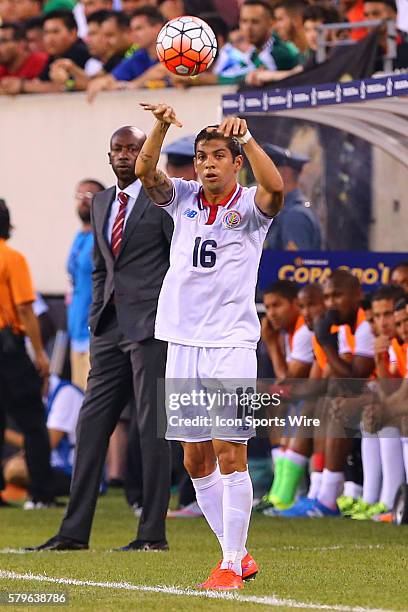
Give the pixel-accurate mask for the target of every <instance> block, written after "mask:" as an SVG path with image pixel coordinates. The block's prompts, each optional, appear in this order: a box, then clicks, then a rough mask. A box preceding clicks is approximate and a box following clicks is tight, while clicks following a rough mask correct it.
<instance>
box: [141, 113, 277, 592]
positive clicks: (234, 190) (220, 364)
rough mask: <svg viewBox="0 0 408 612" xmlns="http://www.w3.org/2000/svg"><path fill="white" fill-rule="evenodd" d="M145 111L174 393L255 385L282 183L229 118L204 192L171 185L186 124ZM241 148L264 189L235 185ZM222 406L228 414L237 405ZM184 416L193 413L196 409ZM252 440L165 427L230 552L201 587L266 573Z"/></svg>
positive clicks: (204, 165)
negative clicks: (171, 162)
mask: <svg viewBox="0 0 408 612" xmlns="http://www.w3.org/2000/svg"><path fill="white" fill-rule="evenodd" d="M142 106H143V108H144V109H145V110H147V111H151V112H152V113H153V115H154V116H155V118H156V123H155V125H154V127H153V130H152V131H151V133H150V135H149V136H148V138H147V140H146V142H145V144H144V145H143V148H142V150H141V152H140V155H139V157H138V160H137V163H136V174H137V176H138V177H139V178H140V179H141V181H142V183H143V186H144V188H145V189H146V191H147V193H148V194H149V196H150V198H151V199H152V200H153V201H154V202H155V203H156V204H158V205H159V206H163V208H164V209H165V210H166V211H167V212H168V213H169V214H170V215H171V217H172V218H173V220H174V225H175V229H174V234H173V239H172V243H171V253H170V268H169V271H168V272H167V275H166V277H165V279H164V282H163V286H162V290H161V293H160V297H159V304H158V310H157V318H156V332H155V333H156V338H160V339H161V340H166V341H167V342H168V343H169V345H168V354H167V368H166V379H167V383H166V393H167V394H168V389H169V388H171V385H172V383H173V382H174V381H175V379H184V381H186V380H190V381H191V380H195V381H198V382H199V384H200V383H201V384H203V386H204V388H205V382H204V380H213V381H214V380H215V381H216V382H219V381H220V380H221V381H228V380H231V379H235V380H242V379H250V380H251V381H256V375H257V364H256V353H255V349H256V346H257V342H258V340H259V335H260V325H259V321H258V317H257V314H256V309H255V286H256V281H257V274H258V266H259V260H260V257H261V253H262V245H263V242H264V239H265V236H266V234H267V231H268V229H269V226H270V224H271V220H272V218H273V217H274V216H275V215H276V214H277V213H278V212H279V210H281V208H282V205H283V183H282V179H281V176H280V174H279V172H278V171H277V169H276V167H275V165H274V163H273V162H272V160H271V159H270V158H269V157H268V156H267V155H266V154H265V152H264V151H263V150H262V149H261V147H260V146H259V145H258V144H257V143H256V142H255V140H254V138H253V137H252V136H251V134H250V132H249V130H248V128H247V124H246V122H245V120H244V119H239V118H236V117H229V118H227V119H225V120H224V121H223V122H222V123H221V125H219V126H211V127H208V128H205V129H204V130H202V131H201V132H200V133H199V134H198V136H197V138H196V142H195V158H194V164H195V169H196V172H197V176H198V179H199V180H200V182H201V185H202V186H200V183H198V182H196V181H185V180H183V179H170V178H168V177H167V176H166V174H164V172H162V171H161V170H159V169H157V163H158V160H159V156H160V151H161V147H162V144H163V141H164V138H165V136H166V133H167V131H168V129H169V127H170V125H171V124H174V125H176V126H179V127H180V126H181V123H180V122H179V121H178V119H177V117H176V115H175V112H174V110H173V109H172V108H171V107H170V106H168V105H166V104H159V105H150V104H142ZM242 147H243V149H244V151H245V155H246V157H247V158H248V161H249V163H250V164H251V167H252V171H253V173H254V176H255V180H256V182H257V185H258V186H257V187H251V188H249V189H248V188H245V187H241V185H239V184H238V183H237V175H238V172H239V171H240V169H241V168H242V165H243V161H244V158H243V154H242ZM226 384H227V386H228V383H226ZM224 387H225V383H224ZM232 408H234V407H232ZM236 408H237V406H235V408H234V411H236ZM224 409H225V411H226V412H225V414H226V416H228V417H230V416H231V415H232V413H231V406H228V407H223V410H224ZM180 410H181V417H182V416H183V407H181V409H180ZM185 411H186V415H188V416H191V414H192V410H191V406H188V407H187V408H186V409H185ZM179 412H180V411H179ZM202 412H203V411H202V410H201V411H200V410H198V412H197V414H202ZM205 412H206V410H205V409H204V413H205ZM207 415H208V412H207ZM235 416H236V414H235ZM182 421H183V419H180V422H182ZM254 433H255V432H254V430H253V428H252V427H238V426H237V427H230V428H229V429H228V430H227V429H226V428H225V427H224V428H220V427H217V426H216V425H214V422H213V423H212V426H209V427H206V426H203V427H202V428H201V429H200V428H197V427H190V428H188V427H187V426H186V427H175V428H174V427H173V428H172V427H171V425H168V428H167V434H166V437H167V438H168V439H176V440H180V441H182V443H183V447H184V463H185V466H186V469H187V471H188V472H189V474H190V476H191V478H192V481H193V484H194V487H195V490H196V494H197V502H198V504H199V505H200V507H201V509H202V511H203V514H204V516H205V518H206V519H207V521H208V523H209V525H210V527H211V529H212V530H213V531H214V533H215V534H216V536H217V538H218V540H219V542H220V544H221V547H222V551H223V558H222V561H221V562H220V563H219V564H218V565H217V567H216V568H215V569H214V570H213V571H212V572H211V574H210V577H209V578H208V580H206V581H205V582H204V583H203V584H202V585H201V586H202V587H203V588H212V589H238V588H242V586H243V582H242V580H243V579H245V578H249V577H251V576H254V574H255V573H256V572H257V569H258V568H257V566H256V563H255V561H254V560H253V559H252V557H251V556H250V555H249V554H248V553H247V550H246V548H245V544H246V539H247V533H248V527H249V521H250V515H251V506H252V497H253V493H252V483H251V480H250V477H249V473H248V466H247V447H246V443H247V441H248V438H250V437H252V436H253V435H254ZM217 460H218V464H217Z"/></svg>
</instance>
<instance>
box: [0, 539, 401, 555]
mask: <svg viewBox="0 0 408 612" xmlns="http://www.w3.org/2000/svg"><path fill="white" fill-rule="evenodd" d="M386 546H404V545H403V544H396V543H395V542H393V543H392V544H333V545H332V546H270V547H269V548H268V550H270V551H272V552H273V551H277V552H282V551H284V552H330V551H331V550H333V551H338V550H348V551H349V550H350V549H353V550H383V549H384V548H385V547H386ZM89 552H96V551H95V550H92V549H89ZM99 552H100V551H99ZM111 552H112V551H109V550H106V551H105V553H106V554H110V553H111ZM66 553H67V554H71V551H69V550H68V551H67V550H60V551H58V556H59V555H63V554H66ZM30 554H37V553H36V552H34V551H30V550H25V549H24V548H10V547H6V548H0V555H30Z"/></svg>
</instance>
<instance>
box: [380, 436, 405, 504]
mask: <svg viewBox="0 0 408 612" xmlns="http://www.w3.org/2000/svg"><path fill="white" fill-rule="evenodd" d="M378 437H379V439H380V450H381V466H382V473H383V484H382V489H381V497H380V501H381V502H382V503H383V504H385V505H386V506H387V508H392V507H393V505H394V499H395V494H396V492H397V489H398V487H399V486H400V485H401V484H402V483H403V482H405V468H404V459H403V455H402V444H401V438H400V433H399V429H397V427H383V429H381V431H379V432H378Z"/></svg>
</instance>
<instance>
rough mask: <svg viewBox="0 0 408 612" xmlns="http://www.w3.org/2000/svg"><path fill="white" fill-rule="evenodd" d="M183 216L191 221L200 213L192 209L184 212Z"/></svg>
mask: <svg viewBox="0 0 408 612" xmlns="http://www.w3.org/2000/svg"><path fill="white" fill-rule="evenodd" d="M183 215H184V217H188V218H189V219H194V217H196V216H197V215H198V212H197V211H196V210H191V208H187V210H185V211H184V212H183Z"/></svg>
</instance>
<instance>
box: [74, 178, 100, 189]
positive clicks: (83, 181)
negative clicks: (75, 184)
mask: <svg viewBox="0 0 408 612" xmlns="http://www.w3.org/2000/svg"><path fill="white" fill-rule="evenodd" d="M85 183H88V184H90V185H94V186H95V187H96V188H97V189H99V191H104V190H105V186H104V185H102V183H100V182H99V181H97V180H96V179H92V178H91V179H83V180H82V181H79V184H80V185H84V184H85Z"/></svg>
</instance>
